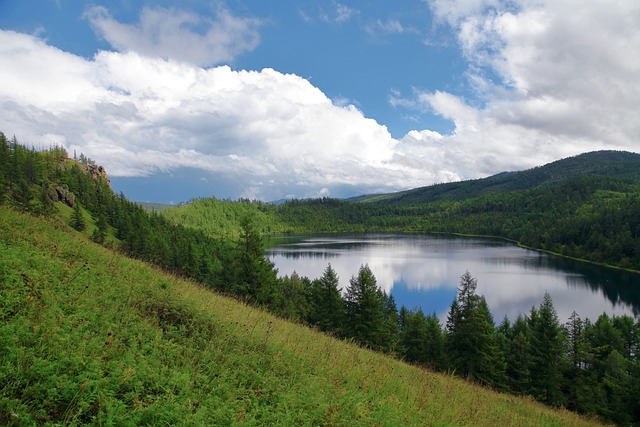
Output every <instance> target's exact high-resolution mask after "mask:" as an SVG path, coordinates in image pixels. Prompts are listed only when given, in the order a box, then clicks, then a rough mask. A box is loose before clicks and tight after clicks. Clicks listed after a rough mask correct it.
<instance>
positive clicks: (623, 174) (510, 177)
mask: <svg viewBox="0 0 640 427" xmlns="http://www.w3.org/2000/svg"><path fill="white" fill-rule="evenodd" d="M583 177H592V178H598V177H599V178H608V179H615V180H621V181H632V182H639V181H640V154H637V153H629V152H624V151H595V152H590V153H584V154H580V155H578V156H575V157H569V158H566V159H562V160H558V161H555V162H552V163H549V164H547V165H544V166H539V167H535V168H532V169H528V170H524V171H518V172H502V173H499V174H497V175H493V176H490V177H488V178H483V179H475V180H469V181H460V182H451V183H446V184H436V185H431V186H428V187H421V188H416V189H412V190H407V191H402V192H398V193H388V194H376V195H370V196H360V197H357V198H354V199H350V200H351V201H355V202H381V203H390V204H405V205H411V204H414V205H415V204H423V203H431V202H437V201H460V200H465V199H469V198H473V197H480V196H484V195H487V194H501V193H506V192H511V191H519V190H527V189H532V188H536V187H541V186H545V185H550V184H561V183H563V182H567V181H571V180H575V179H577V178H583Z"/></svg>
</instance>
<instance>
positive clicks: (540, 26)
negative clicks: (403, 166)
mask: <svg viewBox="0 0 640 427" xmlns="http://www.w3.org/2000/svg"><path fill="white" fill-rule="evenodd" d="M429 5H430V7H431V9H432V11H433V13H434V15H435V16H436V18H437V19H438V20H439V21H440V22H441V23H443V25H448V26H450V27H451V29H453V30H454V33H455V34H456V36H457V41H458V44H459V47H460V49H461V51H462V53H463V55H464V56H465V58H467V60H468V63H469V68H468V72H467V76H468V78H469V80H468V81H469V85H470V86H471V88H472V89H473V90H474V91H475V92H474V95H473V97H472V98H471V99H473V103H474V104H473V105H471V104H470V103H469V102H468V99H465V98H464V97H462V96H459V95H454V94H451V93H446V92H441V91H435V92H417V93H415V94H413V96H412V97H410V98H408V99H403V98H402V97H401V96H399V94H397V93H393V94H392V97H391V98H390V102H391V104H392V105H395V106H399V107H404V108H416V109H423V110H425V111H430V112H434V113H436V114H438V115H440V116H442V117H445V118H447V119H450V120H451V121H452V122H453V123H454V124H455V130H454V131H453V132H452V134H450V135H445V136H443V138H442V139H440V140H439V141H438V144H440V145H441V147H440V148H439V149H438V150H443V151H444V154H442V155H441V156H440V157H443V158H442V159H441V158H440V157H438V158H439V159H440V161H443V162H444V163H440V165H441V167H442V168H444V169H445V170H450V171H452V172H455V173H456V174H457V175H458V176H460V177H479V176H484V175H486V174H490V173H495V172H498V171H500V170H508V169H522V168H524V167H530V166H535V165H540V164H543V163H545V162H548V161H552V160H554V159H557V158H560V157H565V156H569V155H575V154H578V153H581V152H585V151H591V150H599V149H623V150H630V151H638V149H639V148H640V144H639V142H638V139H637V135H638V134H640V122H639V121H638V120H637V112H638V111H640V80H639V79H638V78H637V76H638V75H640V55H638V52H640V27H639V26H638V25H637V23H638V22H640V3H638V2H637V1H635V0H627V1H618V2H614V3H611V2H605V1H592V2H586V3H585V2H580V1H577V0H553V1H552V0H541V1H535V2H533V1H526V0H522V1H515V2H514V1H498V0H495V1H492V0H487V1H484V0H454V1H451V0H446V1H445V0H430V1H429ZM477 100H479V102H478V101H477ZM416 135H418V134H411V133H410V134H409V135H407V136H406V137H405V140H407V141H411V142H412V143H411V144H409V145H411V146H413V145H415V140H416ZM422 139H423V140H424V141H425V143H426V144H427V145H428V146H431V145H432V144H433V143H434V142H433V141H431V140H430V138H426V139H425V138H422ZM447 159H449V160H447ZM437 166H438V165H437V164H435V163H434V164H432V165H431V168H436V167H437Z"/></svg>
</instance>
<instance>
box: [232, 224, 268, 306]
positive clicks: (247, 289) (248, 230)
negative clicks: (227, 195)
mask: <svg viewBox="0 0 640 427" xmlns="http://www.w3.org/2000/svg"><path fill="white" fill-rule="evenodd" d="M240 226H241V232H240V240H239V242H238V246H237V248H236V258H235V262H233V263H232V264H231V265H230V268H231V269H232V270H231V274H230V276H231V277H232V278H233V281H232V283H233V285H232V292H233V293H234V294H236V295H238V296H241V297H243V298H247V299H248V300H249V301H252V302H255V303H257V304H259V305H266V306H270V305H273V304H275V303H276V301H277V299H278V287H277V284H278V281H277V271H276V270H275V269H274V266H273V263H272V262H271V261H269V260H267V259H265V258H264V249H263V246H262V237H261V236H260V234H259V233H258V231H257V229H256V228H255V226H254V223H253V220H252V218H251V217H249V216H245V217H244V218H243V219H242V220H241V223H240Z"/></svg>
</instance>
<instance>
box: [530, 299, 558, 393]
mask: <svg viewBox="0 0 640 427" xmlns="http://www.w3.org/2000/svg"><path fill="white" fill-rule="evenodd" d="M529 328H530V332H529V335H530V338H529V340H530V345H529V349H530V351H529V358H530V371H531V372H535V375H532V376H531V389H530V393H531V394H532V395H533V396H534V397H536V398H537V399H539V400H542V401H544V402H546V403H549V404H559V403H561V393H560V385H561V378H562V376H561V374H562V364H563V362H564V361H563V356H564V352H563V349H564V335H563V333H562V329H561V327H560V322H559V321H558V315H557V314H556V311H555V309H554V308H553V302H552V301H551V296H550V295H549V294H548V293H545V295H544V299H543V302H542V304H541V305H540V307H539V309H538V310H536V309H535V308H532V309H531V317H530V318H529Z"/></svg>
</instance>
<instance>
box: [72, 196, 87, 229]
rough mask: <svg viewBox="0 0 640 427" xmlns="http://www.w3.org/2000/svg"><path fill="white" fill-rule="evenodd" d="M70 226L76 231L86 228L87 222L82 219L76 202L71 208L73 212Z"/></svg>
mask: <svg viewBox="0 0 640 427" xmlns="http://www.w3.org/2000/svg"><path fill="white" fill-rule="evenodd" d="M71 227H73V228H75V229H76V230H78V231H84V230H85V229H86V228H87V223H86V222H85V220H84V216H83V215H82V210H81V209H80V204H79V203H76V205H75V207H74V208H73V214H71Z"/></svg>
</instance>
